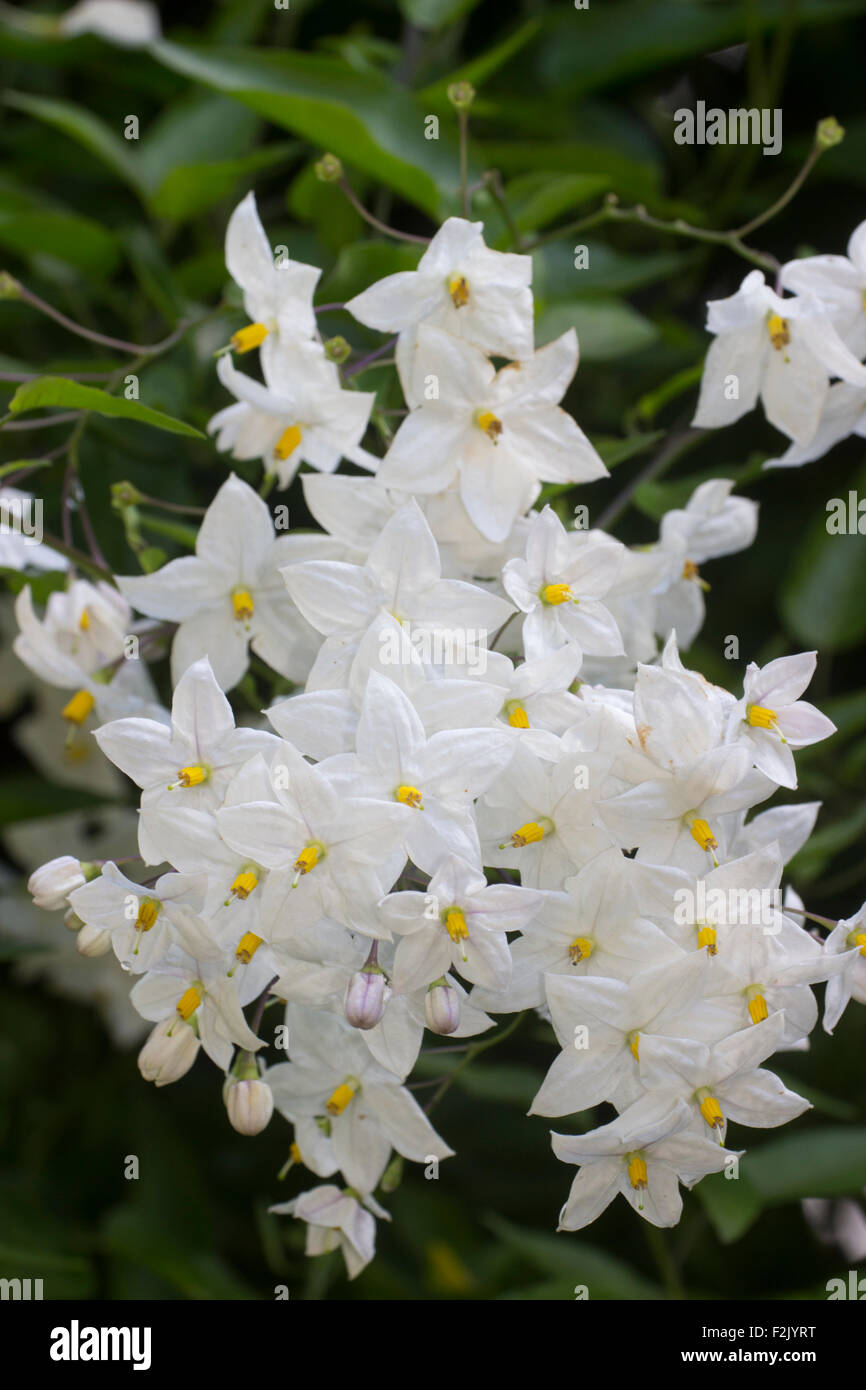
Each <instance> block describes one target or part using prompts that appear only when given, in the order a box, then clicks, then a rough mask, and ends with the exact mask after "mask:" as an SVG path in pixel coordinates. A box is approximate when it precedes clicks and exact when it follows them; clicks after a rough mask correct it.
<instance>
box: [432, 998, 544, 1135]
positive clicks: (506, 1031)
mask: <svg viewBox="0 0 866 1390" xmlns="http://www.w3.org/2000/svg"><path fill="white" fill-rule="evenodd" d="M525 1017H526V1011H525V1010H524V1012H523V1013H519V1014H518V1015H517V1016H516V1018H514V1019H512V1021H511V1022H510V1023H509V1025H508V1027H507V1028H503V1029H502V1031H501V1032H499V1033H497V1034H496V1035H495V1036H494V1037H492V1038H487V1039H485V1041H484V1042H479V1043H473V1044H472V1046H471V1047H470V1048H469V1050H468V1052H467V1053H466V1056H465V1057H464V1058H462V1060H461V1061H459V1062H458V1063H457V1066H456V1067H455V1068H454V1070H453V1071H452V1072H450V1073H449V1074H448V1076H446V1078H445V1080H444V1081H443V1082H442V1084H441V1085H440V1087H439V1089H438V1091H437V1092H436V1094H435V1095H434V1097H433V1099H432V1100H430V1101H428V1102H427V1104H426V1105H425V1107H424V1113H425V1115H429V1114H430V1112H431V1110H433V1109H434V1107H435V1106H437V1105H438V1104H439V1102H440V1100H441V1099H442V1097H443V1096H444V1094H445V1092H446V1091H447V1090H448V1089H449V1087H450V1086H452V1085H453V1083H454V1082H455V1081H456V1079H457V1077H458V1076H459V1075H460V1073H461V1072H462V1070H463V1068H464V1067H468V1066H469V1063H470V1062H473V1061H474V1060H475V1058H476V1057H480V1055H481V1053H482V1052H486V1051H487V1049H488V1048H490V1047H497V1046H498V1044H499V1043H501V1042H504V1041H505V1039H506V1038H509V1037H510V1036H511V1034H512V1033H513V1032H515V1030H516V1029H517V1028H519V1027H520V1025H521V1023H522V1022H523V1020H524V1018H525ZM443 1051H444V1049H443Z"/></svg>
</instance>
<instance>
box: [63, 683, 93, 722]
mask: <svg viewBox="0 0 866 1390" xmlns="http://www.w3.org/2000/svg"><path fill="white" fill-rule="evenodd" d="M95 704H96V701H95V700H94V698H93V696H92V695H91V693H90V691H89V690H78V691H76V693H75V694H74V695H73V697H72V699H71V700H70V701H69V703H68V704H66V705H64V706H63V710H62V714H63V718H64V719H68V720H69V722H70V724H83V723H84V721H85V719H86V718H87V716H88V714H89V713H90V711H91V710H92V709H93V706H94V705H95Z"/></svg>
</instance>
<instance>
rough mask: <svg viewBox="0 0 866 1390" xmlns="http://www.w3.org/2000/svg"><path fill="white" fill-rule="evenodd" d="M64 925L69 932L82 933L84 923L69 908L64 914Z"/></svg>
mask: <svg viewBox="0 0 866 1390" xmlns="http://www.w3.org/2000/svg"><path fill="white" fill-rule="evenodd" d="M63 925H64V927H65V928H66V930H67V931H81V928H82V927H83V926H84V923H83V922H82V920H81V918H80V917H79V915H78V913H77V912H75V911H73V909H72V908H71V907H68V908H67V909H66V911H65V912H64V914H63Z"/></svg>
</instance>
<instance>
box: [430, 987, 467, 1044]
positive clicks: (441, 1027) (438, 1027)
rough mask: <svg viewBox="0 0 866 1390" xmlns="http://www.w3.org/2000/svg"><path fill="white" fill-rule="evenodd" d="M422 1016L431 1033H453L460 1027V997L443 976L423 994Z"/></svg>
mask: <svg viewBox="0 0 866 1390" xmlns="http://www.w3.org/2000/svg"><path fill="white" fill-rule="evenodd" d="M424 1018H425V1019H426V1021H427V1027H428V1028H429V1029H430V1031H431V1033H445V1034H447V1033H453V1032H455V1030H456V1029H457V1028H459V1027H460V998H459V996H458V994H457V991H456V989H454V988H453V987H452V986H451V985H448V984H446V983H445V979H444V977H443V978H442V979H439V980H435V981H434V982H433V984H432V985H431V986H430V988H429V989H428V991H427V993H426V994H425V996H424Z"/></svg>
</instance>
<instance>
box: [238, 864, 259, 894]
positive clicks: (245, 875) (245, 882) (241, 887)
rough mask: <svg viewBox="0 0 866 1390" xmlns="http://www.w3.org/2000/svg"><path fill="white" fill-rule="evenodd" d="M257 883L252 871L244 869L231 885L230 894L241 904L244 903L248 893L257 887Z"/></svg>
mask: <svg viewBox="0 0 866 1390" xmlns="http://www.w3.org/2000/svg"><path fill="white" fill-rule="evenodd" d="M258 882H259V881H258V879H257V878H256V876H255V874H254V873H253V871H252V869H244V870H242V872H241V873H239V874H238V876H237V878H236V879H235V881H234V883H233V884H232V893H233V895H234V896H235V897H236V898H240V900H241V902H246V900H247V898H248V897H249V896H250V893H252V892H253V891H254V889H256V888H257V887H258Z"/></svg>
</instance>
